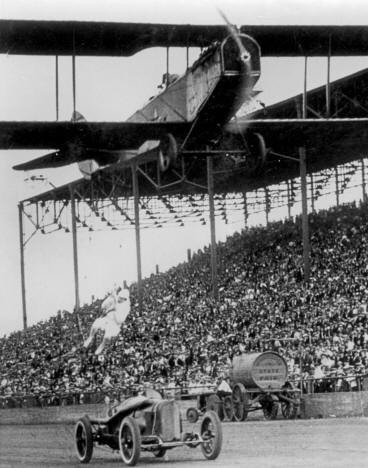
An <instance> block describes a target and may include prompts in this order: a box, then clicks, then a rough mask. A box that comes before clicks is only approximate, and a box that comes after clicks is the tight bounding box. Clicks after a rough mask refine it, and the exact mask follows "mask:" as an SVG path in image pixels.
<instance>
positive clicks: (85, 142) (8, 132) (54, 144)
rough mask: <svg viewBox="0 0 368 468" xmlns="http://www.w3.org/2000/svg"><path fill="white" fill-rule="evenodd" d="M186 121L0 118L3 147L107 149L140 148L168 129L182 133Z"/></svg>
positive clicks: (186, 125) (1, 147)
mask: <svg viewBox="0 0 368 468" xmlns="http://www.w3.org/2000/svg"><path fill="white" fill-rule="evenodd" d="M189 128H190V124H189V123H186V122H177V123H169V122H167V123H151V122H139V123H135V122H75V123H74V122H28V121H24V122H23V121H13V122H8V121H2V122H1V121H0V149H3V150H9V149H50V148H62V147H64V146H66V144H68V143H69V144H74V145H81V146H84V147H89V148H96V149H104V150H125V149H133V148H138V147H139V146H140V145H141V144H142V143H144V142H145V141H146V140H160V139H161V138H162V137H163V136H165V135H167V134H168V133H172V134H173V135H179V136H181V135H183V134H185V132H186V131H188V129H189Z"/></svg>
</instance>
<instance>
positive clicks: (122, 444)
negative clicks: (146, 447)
mask: <svg viewBox="0 0 368 468" xmlns="http://www.w3.org/2000/svg"><path fill="white" fill-rule="evenodd" d="M119 449H120V455H121V458H122V459H123V462H124V463H125V464H126V465H129V466H134V465H135V464H136V463H137V461H138V460H139V456H140V454H141V433H140V431H139V426H138V423H137V421H136V420H135V419H134V418H132V417H131V416H127V417H126V418H124V419H123V420H122V421H121V424H120V428H119Z"/></svg>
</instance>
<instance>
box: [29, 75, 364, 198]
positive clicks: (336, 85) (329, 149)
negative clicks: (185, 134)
mask: <svg viewBox="0 0 368 468" xmlns="http://www.w3.org/2000/svg"><path fill="white" fill-rule="evenodd" d="M366 89H368V69H364V70H361V71H359V72H357V73H354V74H352V75H349V76H346V77H344V78H342V79H339V80H336V81H334V82H332V83H331V84H330V94H331V108H330V117H331V118H330V119H328V120H326V119H325V118H324V117H325V116H326V86H321V87H318V88H315V89H313V90H311V91H309V92H308V93H307V119H311V120H310V122H309V123H308V125H305V124H304V123H303V121H302V120H300V116H301V115H300V114H301V105H302V95H301V94H299V95H296V96H293V97H290V98H289V99H286V100H284V101H282V102H279V103H277V104H273V105H271V106H268V107H265V108H264V109H262V110H259V111H257V112H254V113H253V114H251V116H247V117H246V118H239V119H238V121H237V122H236V124H235V123H233V126H235V125H236V126H238V125H240V126H242V125H243V126H244V127H247V128H248V127H250V128H252V129H254V131H261V132H262V134H263V136H264V138H265V141H266V146H267V147H271V148H272V150H273V151H274V154H271V155H270V156H268V160H267V164H266V166H265V170H264V171H263V172H262V173H260V174H252V175H251V174H247V173H246V170H245V168H244V167H243V168H242V167H241V166H237V165H236V164H234V163H233V162H232V161H231V160H230V159H229V158H225V157H216V159H215V164H214V170H215V191H216V192H221V193H224V192H235V191H243V192H246V191H251V190H254V189H257V188H261V187H265V186H268V185H270V184H276V183H279V182H281V181H284V180H287V179H291V178H294V177H297V176H298V175H299V165H298V164H297V163H296V162H295V161H292V160H289V159H284V158H281V157H279V156H277V154H283V155H289V156H294V157H298V153H297V146H298V144H297V138H296V136H297V137H300V136H301V135H302V137H303V140H304V142H305V145H306V148H307V163H308V172H316V171H318V170H321V169H324V168H328V167H333V166H335V165H337V164H342V163H344V162H348V161H352V160H356V159H359V158H361V157H362V156H363V155H366V154H367V149H368V145H367V141H368V140H367V137H368V134H367V132H368V130H367V129H368V95H367V93H366ZM250 117H251V119H252V120H250ZM296 119H299V120H298V121H297V120H296ZM312 119H313V120H312ZM333 119H335V120H334V121H333ZM292 120H294V121H292ZM265 128H266V130H265ZM280 129H281V130H280ZM228 139H229V142H228V144H229V146H228V147H229V148H231V149H237V143H236V141H237V139H236V136H235V135H231V134H229V135H228ZM275 153H276V154H275ZM152 166H153V165H152ZM146 169H147V168H146ZM147 170H148V174H151V175H150V176H151V178H153V179H155V173H156V169H155V168H154V169H152V173H150V172H149V170H150V169H149V168H148V169H147ZM187 177H188V179H189V180H191V181H192V182H193V183H194V184H187V183H186V182H183V181H181V182H180V183H177V184H174V185H173V184H171V183H172V182H174V181H175V180H177V179H178V177H177V175H175V174H174V172H173V171H170V170H169V171H167V172H166V173H164V174H162V175H161V184H171V185H170V187H169V188H167V189H162V190H160V193H161V194H162V193H167V194H172V195H173V194H183V193H184V194H185V193H198V192H204V191H206V189H205V186H206V182H207V169H206V159H205V158H204V157H194V158H192V159H191V160H190V161H188V162H187ZM71 185H72V186H73V187H74V189H75V196H76V198H77V199H78V198H80V199H85V198H94V199H103V198H106V197H107V196H111V194H112V193H113V196H115V197H126V196H130V195H132V181H131V174H130V167H127V166H120V167H119V166H117V165H115V166H110V167H108V168H103V169H100V170H98V171H97V172H96V173H94V174H93V176H92V179H91V180H90V181H89V180H86V179H83V178H81V179H78V180H75V181H73V182H72V183H71V184H66V185H63V186H60V187H57V188H54V189H52V190H48V191H46V192H44V193H41V194H39V195H37V196H34V197H31V198H29V199H27V200H25V201H27V202H31V203H32V202H39V201H49V200H67V199H69V198H70V186H71ZM139 187H140V188H139V191H140V195H145V196H150V195H152V196H154V195H157V190H156V188H155V187H154V186H153V185H152V184H151V183H150V182H149V181H148V179H147V178H146V177H144V176H143V175H142V174H140V175H139Z"/></svg>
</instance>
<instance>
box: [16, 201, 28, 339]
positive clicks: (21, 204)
mask: <svg viewBox="0 0 368 468" xmlns="http://www.w3.org/2000/svg"><path fill="white" fill-rule="evenodd" d="M18 214H19V247H20V281H21V287H22V308H23V328H24V330H26V328H27V304H26V281H25V274H24V242H23V236H24V232H23V203H22V202H20V203H19V204H18Z"/></svg>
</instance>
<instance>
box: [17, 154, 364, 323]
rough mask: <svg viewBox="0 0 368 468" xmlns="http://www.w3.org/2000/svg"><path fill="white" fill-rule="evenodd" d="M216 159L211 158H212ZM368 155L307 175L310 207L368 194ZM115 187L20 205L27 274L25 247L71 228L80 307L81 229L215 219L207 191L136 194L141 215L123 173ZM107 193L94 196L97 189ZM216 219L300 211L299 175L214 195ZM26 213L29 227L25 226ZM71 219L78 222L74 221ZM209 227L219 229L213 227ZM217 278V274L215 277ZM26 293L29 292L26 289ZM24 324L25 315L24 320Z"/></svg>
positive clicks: (231, 221) (113, 182)
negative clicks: (124, 187) (126, 192)
mask: <svg viewBox="0 0 368 468" xmlns="http://www.w3.org/2000/svg"><path fill="white" fill-rule="evenodd" d="M211 160H212V159H211ZM366 170H367V159H365V158H361V159H360V160H357V161H354V162H350V163H346V164H343V165H339V166H335V167H333V168H330V169H325V170H323V171H320V172H317V173H310V174H308V176H307V201H308V211H309V212H310V211H312V212H313V211H315V209H316V204H317V202H319V201H323V199H325V198H326V197H327V196H334V197H335V202H336V205H339V203H340V200H341V196H342V195H343V194H344V193H346V192H347V191H349V190H353V189H358V188H359V189H360V190H361V192H362V199H363V200H365V199H366ZM111 176H112V180H111V185H110V187H111V190H110V191H109V192H108V193H107V192H104V190H105V189H104V188H103V187H99V188H98V189H97V188H96V187H94V184H93V183H91V186H90V189H89V190H85V191H83V192H82V193H80V192H79V191H78V190H77V189H75V188H73V187H72V186H71V187H70V191H71V192H70V197H69V198H68V199H65V200H48V201H43V200H42V201H36V202H33V201H25V202H22V203H20V204H19V219H20V227H21V232H20V238H21V252H22V255H21V259H22V260H21V261H22V269H23V274H24V247H25V246H26V245H27V244H28V243H29V242H30V240H31V239H32V238H33V237H34V236H35V235H36V234H37V233H40V234H41V235H47V234H52V233H54V232H60V231H62V232H65V233H72V237H73V245H74V249H73V251H74V254H75V258H74V265H75V284H76V307H77V308H79V284H78V283H79V282H78V261H77V257H76V255H77V254H76V252H77V249H76V243H77V239H76V236H77V234H76V233H77V231H83V230H85V231H88V232H91V233H92V232H95V231H117V230H119V231H127V230H133V229H137V228H139V229H152V228H158V229H159V228H166V227H184V226H186V225H188V224H198V223H201V224H202V225H209V224H211V207H210V205H211V203H210V199H211V197H210V195H209V194H204V193H202V194H182V195H161V194H157V195H156V196H142V197H139V198H138V210H139V219H138V222H136V219H137V215H136V213H137V211H136V210H137V207H136V206H135V197H134V196H126V197H119V196H117V194H116V192H117V193H119V192H120V188H119V184H121V183H123V182H124V181H123V180H122V178H119V177H116V176H115V175H114V174H111ZM101 191H102V192H103V193H105V197H104V198H95V193H98V194H99V195H100V194H101ZM212 198H213V219H215V218H216V219H217V220H218V222H224V223H226V224H239V223H243V225H244V227H247V223H248V219H249V218H250V217H251V216H254V215H257V214H260V213H264V214H265V216H266V222H267V223H268V221H269V219H270V216H271V214H272V212H273V211H274V210H277V209H282V208H286V209H287V216H288V217H289V218H290V217H291V216H292V214H293V210H294V214H296V213H299V212H300V209H299V210H298V208H297V206H298V205H299V204H300V203H301V201H302V184H301V178H300V177H299V178H293V179H288V180H286V181H284V182H282V183H280V184H277V185H271V186H266V187H263V188H261V189H257V190H254V191H251V192H231V193H221V194H218V193H217V194H214V195H213V196H212ZM23 218H24V219H25V220H27V226H23ZM73 219H74V220H75V223H73ZM211 232H215V229H214V226H213V228H212V229H211ZM214 281H216V278H214ZM24 294H25V291H24ZM25 323H26V319H25Z"/></svg>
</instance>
